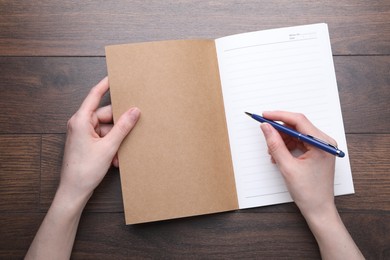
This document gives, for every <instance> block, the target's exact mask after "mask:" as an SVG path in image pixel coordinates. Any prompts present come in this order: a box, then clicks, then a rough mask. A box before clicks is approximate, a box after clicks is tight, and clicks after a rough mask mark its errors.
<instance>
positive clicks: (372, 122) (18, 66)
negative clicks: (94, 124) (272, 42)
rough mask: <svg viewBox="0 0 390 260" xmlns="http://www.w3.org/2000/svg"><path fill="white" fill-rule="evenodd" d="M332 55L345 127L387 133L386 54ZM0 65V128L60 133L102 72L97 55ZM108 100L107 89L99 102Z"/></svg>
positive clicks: (6, 60) (11, 60) (389, 65)
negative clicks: (333, 56)
mask: <svg viewBox="0 0 390 260" xmlns="http://www.w3.org/2000/svg"><path fill="white" fill-rule="evenodd" d="M334 61H335V70H336V76H337V81H338V86H339V92H340V101H341V106H342V111H343V117H344V125H345V129H346V132H347V133H387V132H388V130H389V129H390V106H389V105H388V100H390V87H389V86H390V56H363V57H354V56H337V57H335V59H334ZM0 71H1V72H2V73H0V91H1V92H0V93H1V102H0V111H3V113H1V114H0V125H1V126H2V127H1V128H0V133H65V132H66V122H67V121H68V119H69V118H70V117H71V115H72V114H73V113H74V112H75V111H76V110H77V109H78V107H79V106H80V104H81V102H82V100H83V99H84V97H85V96H86V95H87V93H88V91H89V89H90V88H91V87H92V86H94V85H95V84H96V83H97V82H98V81H99V80H100V79H101V78H103V77H104V76H105V75H106V74H107V72H106V63H105V58H100V57H86V58H80V57H77V58H75V57H27V58H25V57H0ZM109 103H110V99H109V95H107V96H106V97H105V98H104V100H103V102H102V104H103V105H106V104H109ZM10 117H12V118H13V120H10V119H9V118H10ZM362 117H364V120H365V125H364V126H363V125H362Z"/></svg>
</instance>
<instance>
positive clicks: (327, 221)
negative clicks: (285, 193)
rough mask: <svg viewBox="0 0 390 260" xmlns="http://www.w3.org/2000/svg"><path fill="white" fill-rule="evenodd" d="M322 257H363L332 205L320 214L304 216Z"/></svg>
mask: <svg viewBox="0 0 390 260" xmlns="http://www.w3.org/2000/svg"><path fill="white" fill-rule="evenodd" d="M305 218H306V221H307V223H308V225H309V227H310V229H311V231H312V232H313V235H314V237H315V238H316V240H317V243H318V246H319V248H320V252H321V256H322V259H364V256H363V255H362V253H361V252H360V250H359V248H358V247H357V246H356V244H355V242H354V241H353V239H352V237H351V236H350V234H349V232H348V230H347V229H346V227H345V226H344V223H343V222H342V220H341V218H340V216H339V214H338V212H337V209H336V208H335V207H334V208H333V209H331V210H329V211H328V212H327V213H326V214H321V215H320V216H305Z"/></svg>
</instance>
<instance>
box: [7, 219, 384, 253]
mask: <svg viewBox="0 0 390 260" xmlns="http://www.w3.org/2000/svg"><path fill="white" fill-rule="evenodd" d="M43 216H44V214H42V213H39V214H37V213H34V214H31V215H30V216H26V215H21V214H17V213H13V214H10V215H3V214H0V222H1V223H3V224H4V225H1V226H0V232H1V233H2V234H3V236H2V238H3V240H8V241H9V240H12V243H7V244H5V243H4V242H3V243H2V246H1V247H0V258H13V259H15V258H18V259H20V258H21V257H23V256H24V254H25V252H26V251H27V247H28V244H29V243H30V241H31V240H32V239H33V236H34V232H35V231H36V230H37V229H38V227H39V223H40V221H41V220H42V218H43ZM341 217H342V219H343V221H344V223H345V224H346V226H347V228H348V229H349V230H350V232H351V235H352V236H353V237H354V239H355V241H356V243H357V245H358V246H359V248H360V249H361V251H362V252H363V254H364V255H365V256H366V258H367V259H388V257H389V252H390V251H389V244H388V241H390V229H389V225H388V222H389V221H390V217H389V215H388V214H375V213H362V214H356V213H343V214H342V215H341ZM123 221H124V219H123V215H122V214H120V213H85V214H83V216H82V219H81V222H80V226H79V230H78V233H77V236H76V241H75V245H74V249H73V253H72V259H162V258H163V259H188V258H191V259H194V258H195V259H204V258H206V259H227V258H228V259H233V258H240V259H270V258H272V259H286V258H288V259H319V258H320V256H319V251H318V246H317V244H316V242H315V240H314V237H313V235H312V234H311V233H310V230H309V229H308V227H307V225H306V223H305V221H304V219H303V218H302V217H301V216H300V215H299V214H295V213H263V214H255V213H249V214H241V213H234V212H232V213H222V214H215V215H209V216H202V217H191V218H184V219H179V220H174V221H164V222H156V223H149V224H142V225H134V226H125V225H123ZM362 227H369V228H362ZM26 245H27V246H26Z"/></svg>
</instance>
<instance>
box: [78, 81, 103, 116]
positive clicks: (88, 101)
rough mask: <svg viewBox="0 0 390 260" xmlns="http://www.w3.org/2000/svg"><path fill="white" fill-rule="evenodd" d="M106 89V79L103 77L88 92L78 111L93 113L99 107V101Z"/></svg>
mask: <svg viewBox="0 0 390 260" xmlns="http://www.w3.org/2000/svg"><path fill="white" fill-rule="evenodd" d="M108 88H109V85H108V77H105V78H104V79H102V80H101V81H100V82H99V83H98V84H97V85H96V86H94V87H93V88H92V89H91V90H90V91H89V93H88V96H87V97H86V98H85V100H84V101H83V103H82V104H81V107H80V110H81V111H87V112H90V111H95V110H96V109H97V108H98V107H99V104H100V100H101V99H102V97H103V96H104V94H105V93H106V92H107V90H108Z"/></svg>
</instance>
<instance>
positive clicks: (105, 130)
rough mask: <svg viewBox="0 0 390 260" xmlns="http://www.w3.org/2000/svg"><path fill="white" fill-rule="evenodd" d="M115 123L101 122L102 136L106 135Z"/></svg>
mask: <svg viewBox="0 0 390 260" xmlns="http://www.w3.org/2000/svg"><path fill="white" fill-rule="evenodd" d="M113 126H114V125H113V124H101V125H100V137H105V136H106V135H107V134H108V133H109V132H110V131H111V129H112V127H113Z"/></svg>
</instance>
